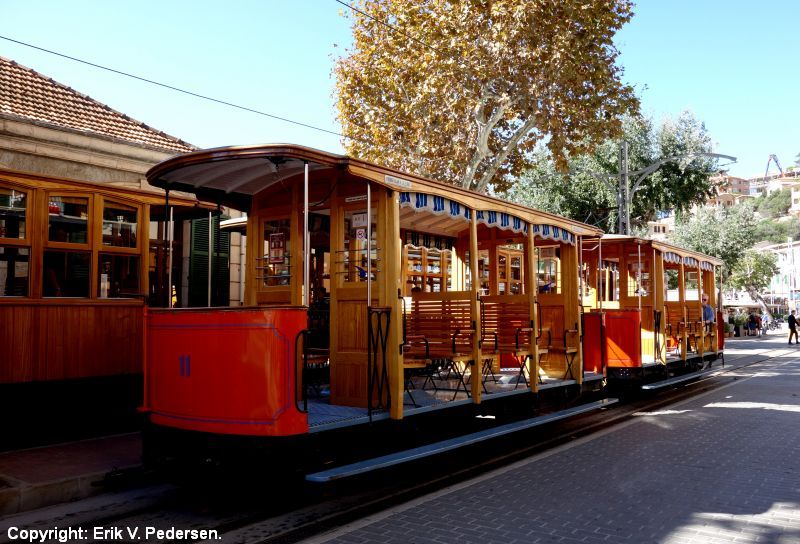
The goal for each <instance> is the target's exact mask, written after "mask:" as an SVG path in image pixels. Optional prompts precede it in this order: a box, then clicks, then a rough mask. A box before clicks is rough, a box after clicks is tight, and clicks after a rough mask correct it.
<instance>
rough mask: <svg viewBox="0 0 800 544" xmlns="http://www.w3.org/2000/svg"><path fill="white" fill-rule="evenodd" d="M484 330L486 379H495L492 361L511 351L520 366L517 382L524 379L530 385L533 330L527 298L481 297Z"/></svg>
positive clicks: (509, 353)
mask: <svg viewBox="0 0 800 544" xmlns="http://www.w3.org/2000/svg"><path fill="white" fill-rule="evenodd" d="M481 330H482V334H481V353H482V354H483V355H484V356H485V357H484V365H483V377H484V381H485V380H486V379H488V378H490V377H491V378H493V379H495V381H496V378H495V376H494V370H493V368H492V362H493V361H494V360H498V361H499V360H500V358H501V356H502V355H509V356H511V357H512V358H513V359H514V361H515V362H516V364H517V366H518V367H519V375H518V376H517V384H516V385H517V386H519V384H520V382H524V383H525V385H526V386H527V385H528V378H527V376H526V370H527V366H528V362H529V361H530V358H531V356H532V355H533V354H532V353H531V350H530V343H531V335H532V334H533V332H534V329H533V327H532V326H531V317H530V301H529V300H528V298H527V297H526V296H525V295H492V296H484V297H481ZM487 355H488V357H486V356H487ZM484 389H485V386H484Z"/></svg>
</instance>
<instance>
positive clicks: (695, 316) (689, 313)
mask: <svg viewBox="0 0 800 544" xmlns="http://www.w3.org/2000/svg"><path fill="white" fill-rule="evenodd" d="M686 335H687V337H688V339H689V345H688V346H687V349H688V350H689V351H691V350H692V349H694V351H696V352H697V353H700V346H699V343H700V339H701V337H702V335H703V313H702V310H701V309H700V308H698V307H697V305H696V304H688V305H687V307H686Z"/></svg>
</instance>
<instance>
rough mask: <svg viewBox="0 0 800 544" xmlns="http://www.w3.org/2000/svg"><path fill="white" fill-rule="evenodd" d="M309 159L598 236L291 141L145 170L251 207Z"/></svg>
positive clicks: (317, 165)
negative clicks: (264, 191) (258, 195)
mask: <svg viewBox="0 0 800 544" xmlns="http://www.w3.org/2000/svg"><path fill="white" fill-rule="evenodd" d="M306 163H307V164H308V168H309V173H310V176H309V177H310V179H311V182H312V183H313V180H314V178H315V176H313V175H311V174H313V173H315V172H323V171H334V170H339V171H342V172H345V173H347V174H349V175H351V176H353V177H358V178H362V179H365V180H368V181H370V182H373V183H376V184H379V185H383V186H385V187H387V188H390V189H393V190H396V191H400V192H404V191H405V192H421V193H425V194H429V195H433V196H441V197H444V198H447V199H449V200H453V201H455V202H458V203H460V204H462V205H464V206H467V207H468V208H471V209H475V210H479V211H497V212H502V213H509V214H513V215H514V216H516V217H519V218H520V219H523V220H524V221H530V222H531V223H534V224H553V223H555V224H558V225H562V226H563V227H564V228H565V229H567V230H569V231H570V232H572V233H573V234H576V235H579V236H599V235H600V234H602V231H601V230H600V229H598V228H597V227H594V226H592V225H587V224H585V223H581V222H579V221H574V220H571V219H567V218H565V217H561V216H559V215H555V214H551V213H548V212H543V211H540V210H535V209H532V208H528V207H526V206H522V205H520V204H515V203H513V202H506V201H504V200H501V199H499V198H494V197H490V196H487V195H483V194H479V193H475V192H473V191H469V190H467V189H463V188H461V187H456V186H453V185H449V184H445V183H442V182H439V181H435V180H431V179H427V178H423V177H421V176H416V175H413V174H407V173H405V172H401V171H399V170H394V169H392V168H387V167H385V166H380V165H377V164H374V163H370V162H367V161H363V160H360V159H355V158H352V157H348V156H346V155H337V154H333V153H328V152H325V151H320V150H317V149H312V148H309V147H304V146H299V145H295V144H263V145H247V146H229V147H218V148H213V149H205V150H200V151H194V152H191V153H185V154H182V155H176V156H175V157H172V158H170V159H167V160H165V161H163V162H161V163H159V164H157V165H155V166H154V167H152V168H151V169H150V170H149V171H148V172H147V181H148V182H149V183H150V185H153V186H155V187H160V188H162V189H170V190H177V191H185V192H189V193H193V194H196V195H197V196H198V197H200V198H202V199H204V200H209V201H212V202H217V203H220V204H223V205H226V206H231V207H233V208H237V209H241V210H249V209H250V201H251V200H252V197H253V196H254V195H256V194H258V193H259V192H261V191H263V190H265V189H268V188H269V187H271V186H273V185H275V184H277V183H281V182H283V181H286V180H289V179H291V178H295V177H297V176H302V175H303V171H304V167H305V164H306Z"/></svg>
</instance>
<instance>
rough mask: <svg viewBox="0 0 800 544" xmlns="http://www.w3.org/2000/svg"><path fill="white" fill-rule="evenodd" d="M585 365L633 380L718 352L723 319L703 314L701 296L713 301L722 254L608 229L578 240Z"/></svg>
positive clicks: (689, 366)
mask: <svg viewBox="0 0 800 544" xmlns="http://www.w3.org/2000/svg"><path fill="white" fill-rule="evenodd" d="M581 253H582V260H583V263H584V275H585V277H586V281H585V283H583V285H584V288H585V292H584V297H583V301H582V302H583V305H584V314H583V324H584V335H585V337H584V340H585V341H584V354H585V355H584V366H585V368H587V369H595V368H600V367H605V368H606V374H607V376H608V379H609V381H611V382H615V381H616V382H623V381H629V382H631V383H634V384H639V383H642V382H653V381H656V380H663V379H665V378H669V377H671V376H675V375H679V374H684V375H685V374H687V373H689V372H693V371H696V370H699V369H702V368H703V367H704V366H706V365H710V364H711V361H714V360H716V359H717V358H718V357H720V356H721V355H722V349H723V345H724V344H723V342H724V324H723V323H722V319H721V317H720V316H719V314H718V312H717V311H715V312H714V315H715V322H714V324H705V323H704V322H703V318H702V315H703V308H702V302H701V297H702V295H704V294H705V295H707V296H708V297H709V304H710V305H711V307H712V308H715V307H716V306H717V304H716V301H717V290H716V284H715V267H716V266H719V265H720V264H721V261H719V260H718V259H715V258H713V257H709V256H707V255H703V254H700V253H696V252H693V251H689V250H686V249H683V248H679V247H675V246H672V245H670V244H666V243H663V242H658V241H653V240H646V239H641V238H636V237H628V236H619V235H605V236H603V237H602V238H600V239H595V240H590V239H586V240H584V241H583V245H582V248H581Z"/></svg>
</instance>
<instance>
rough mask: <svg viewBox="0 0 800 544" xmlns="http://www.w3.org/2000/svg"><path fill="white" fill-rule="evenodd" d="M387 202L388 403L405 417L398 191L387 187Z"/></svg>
mask: <svg viewBox="0 0 800 544" xmlns="http://www.w3.org/2000/svg"><path fill="white" fill-rule="evenodd" d="M383 198H384V200H385V204H386V205H385V206H384V207H383V208H382V209H383V212H384V213H383V219H381V216H380V215H379V216H378V220H379V221H380V224H381V225H383V228H382V229H379V230H378V239H379V240H383V242H382V243H381V244H380V245H379V247H383V248H384V249H383V258H382V260H381V261H380V262H381V273H380V274H378V278H380V281H381V282H382V283H383V284H384V285H385V296H386V302H380V305H381V306H388V307H390V308H391V309H392V310H391V312H392V313H391V318H390V321H389V339H388V346H389V347H388V348H387V350H386V365H387V368H388V369H389V392H390V395H391V399H392V403H391V405H390V407H389V417H391V418H392V419H402V418H403V400H404V399H403V395H404V393H405V387H404V386H405V383H404V379H405V377H404V375H403V355H402V353H400V349H398V346H400V344H402V343H403V311H402V305H401V300H400V298H399V296H398V295H402V291H401V289H402V287H403V284H402V279H401V274H400V271H401V268H402V255H401V253H402V249H403V244H402V241H401V240H400V200H399V193H398V192H397V191H391V190H386V194H385V195H384V197H383Z"/></svg>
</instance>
